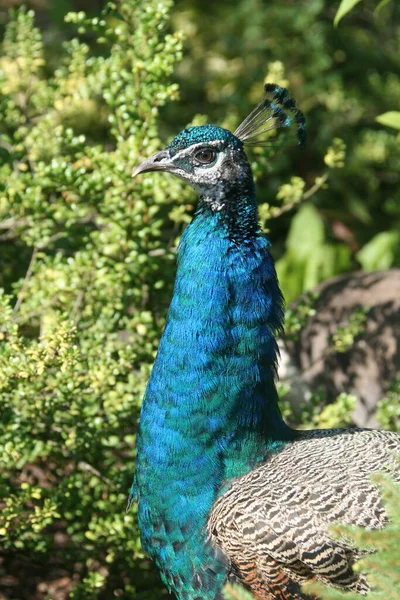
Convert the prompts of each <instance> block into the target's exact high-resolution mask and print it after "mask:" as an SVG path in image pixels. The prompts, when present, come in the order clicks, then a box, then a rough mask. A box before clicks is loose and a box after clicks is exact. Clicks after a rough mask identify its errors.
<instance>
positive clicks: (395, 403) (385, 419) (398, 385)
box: [376, 377, 400, 432]
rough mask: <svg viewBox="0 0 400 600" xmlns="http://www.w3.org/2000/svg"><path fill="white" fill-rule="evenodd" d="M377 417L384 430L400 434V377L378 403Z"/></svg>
mask: <svg viewBox="0 0 400 600" xmlns="http://www.w3.org/2000/svg"><path fill="white" fill-rule="evenodd" d="M376 416H377V419H378V421H379V423H380V424H381V426H382V428H383V429H390V430H392V431H398V432H400V377H399V378H397V379H396V380H395V381H394V382H393V383H392V384H391V386H390V387H389V390H388V392H387V393H386V395H385V396H384V397H383V398H381V400H380V401H379V402H378V407H377V411H376Z"/></svg>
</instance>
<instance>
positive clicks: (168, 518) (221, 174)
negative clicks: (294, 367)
mask: <svg viewBox="0 0 400 600" xmlns="http://www.w3.org/2000/svg"><path fill="white" fill-rule="evenodd" d="M199 151H200V152H203V154H202V155H201V156H200V158H199V159H196V152H199ZM207 153H208V154H209V156H207ZM204 159H205V160H204ZM209 159H210V160H209ZM214 163H215V164H214ZM220 163H221V164H220ZM210 164H211V167H210ZM167 165H168V166H167ZM154 167H155V170H169V171H171V172H175V173H176V174H178V175H179V176H181V177H182V178H186V179H188V180H189V181H190V182H191V183H192V185H194V186H195V187H197V188H198V189H199V192H200V201H199V206H198V209H197V211H196V214H195V216H194V219H193V221H192V223H191V224H190V225H189V226H188V227H187V229H186V230H185V232H184V234H183V236H182V240H181V243H180V247H179V256H178V271H177V276H176V282H175V288H174V294H173V298H172V302H171V306H170V308H169V311H168V317H167V324H166V327H165V331H164V334H163V336H162V339H161V341H160V346H159V350H158V354H157V358H156V361H155V363H154V367H153V371H152V374H151V377H150V381H149V384H148V387H147V390H146V394H145V397H144V401H143V407H142V411H141V417H140V427H139V434H138V441H137V471H136V485H137V489H138V491H139V527H140V531H141V537H142V543H143V546H144V548H145V549H146V550H147V551H148V552H149V554H150V555H151V556H152V557H153V559H154V560H155V561H156V563H157V566H158V567H159V569H160V572H161V575H162V578H163V580H164V582H165V583H166V585H167V587H168V588H169V589H170V590H172V591H174V592H175V594H176V595H177V596H178V598H190V599H194V598H195V597H197V596H198V595H199V589H201V594H200V596H201V598H204V599H208V598H210V599H211V598H215V596H216V594H217V593H218V591H219V590H220V588H221V587H222V584H223V582H224V581H225V578H226V573H227V569H228V563H229V561H228V560H227V559H226V557H223V555H222V553H221V551H219V550H218V548H216V547H215V545H213V544H211V542H210V540H209V535H208V533H207V519H208V516H209V514H210V510H211V507H212V505H213V503H214V501H215V499H216V497H217V496H218V494H219V493H221V491H222V489H223V486H224V484H225V483H226V482H227V481H229V480H231V479H232V478H234V477H238V476H240V475H242V474H244V473H246V472H247V471H248V470H249V469H252V468H253V467H254V466H255V465H256V464H257V463H258V462H259V461H263V460H265V458H266V456H267V455H268V453H269V452H270V451H271V450H273V449H275V446H276V444H279V443H284V442H285V441H286V440H288V439H290V438H291V436H292V432H291V431H290V430H289V428H287V427H286V425H285V424H284V422H283V421H282V419H281V417H280V413H279V409H278V406H277V394H276V390H275V386H274V381H273V378H274V372H275V362H276V352H277V349H276V342H275V338H274V334H275V331H276V330H277V329H279V328H280V327H281V325H282V318H283V313H282V297H281V293H280V290H279V286H278V283H277V279H276V274H275V269H274V265H273V262H272V259H271V256H270V254H269V246H270V243H269V241H268V239H267V238H266V237H265V236H264V235H263V234H262V233H261V232H260V229H259V226H258V222H257V207H256V199H255V190H254V184H253V179H252V174H251V169H250V166H249V163H248V161H247V158H246V155H245V153H244V151H243V143H242V142H241V140H240V139H239V138H238V137H236V136H235V135H233V134H232V133H231V132H229V131H227V130H226V129H222V128H220V127H217V126H214V125H205V126H202V127H192V128H190V129H186V130H184V131H183V132H181V133H180V134H179V135H178V136H177V137H176V138H175V139H174V140H173V141H172V142H171V144H169V146H167V148H166V150H165V151H163V152H162V153H159V154H158V156H157V159H156V160H155V161H154V158H153V160H152V163H151V165H150V168H154ZM148 168H149V166H148V163H147V166H145V169H148ZM142 170H143V168H142ZM219 184H222V185H219Z"/></svg>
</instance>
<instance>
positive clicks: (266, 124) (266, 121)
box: [233, 83, 307, 146]
mask: <svg viewBox="0 0 400 600" xmlns="http://www.w3.org/2000/svg"><path fill="white" fill-rule="evenodd" d="M264 91H265V96H264V98H263V99H262V100H261V102H260V103H259V104H257V106H256V107H255V108H254V109H253V110H252V111H251V113H250V114H249V115H248V116H247V117H246V118H245V120H244V121H243V122H242V123H241V124H240V125H239V127H238V128H237V129H236V130H235V131H234V132H233V134H234V135H235V136H236V137H237V138H239V139H240V140H241V141H242V142H243V144H244V145H245V146H266V145H270V144H271V140H270V139H268V138H267V139H262V138H261V139H260V136H262V135H263V134H264V133H267V132H269V131H272V130H274V129H280V128H288V127H291V125H293V124H295V125H296V126H297V132H296V137H297V139H298V142H299V144H300V145H301V146H304V145H305V143H306V137H307V134H306V127H305V125H306V119H305V116H304V115H303V113H302V112H301V110H300V109H299V108H298V107H297V102H296V100H295V99H294V98H292V97H291V96H290V95H289V92H288V90H287V89H286V88H282V87H280V86H279V85H276V84H275V83H266V84H265V85H264Z"/></svg>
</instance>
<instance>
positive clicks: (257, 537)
mask: <svg viewBox="0 0 400 600" xmlns="http://www.w3.org/2000/svg"><path fill="white" fill-rule="evenodd" d="M397 453H400V435H398V434H396V433H392V432H387V431H372V430H363V429H355V430H342V429H336V430H315V431H309V432H302V433H300V437H299V439H297V440H296V441H294V442H292V443H290V444H288V445H287V446H286V447H285V448H284V449H283V450H281V451H280V452H279V453H277V454H275V455H272V456H271V457H270V458H269V460H268V461H267V462H266V463H264V464H263V465H262V466H260V467H258V468H257V469H255V470H253V471H251V472H250V473H248V474H247V475H244V476H243V477H240V478H238V479H236V480H235V481H234V482H233V483H232V485H231V486H230V488H229V489H228V490H227V491H226V492H225V493H224V494H223V495H222V496H221V497H220V498H219V499H218V500H217V501H216V503H215V504H214V507H213V510H212V513H211V515H210V519H209V524H208V529H209V533H210V535H211V537H212V538H213V540H214V542H215V543H216V544H217V545H219V546H220V547H221V548H222V550H223V551H224V552H225V553H226V554H227V555H228V557H229V559H230V561H231V564H232V574H233V575H234V576H236V577H237V578H238V579H239V580H240V581H241V582H242V583H244V584H245V585H246V586H247V587H248V588H249V589H250V590H251V591H252V593H253V594H254V595H255V596H256V597H257V598H260V599H263V600H300V599H301V600H304V599H305V598H307V596H306V595H305V594H304V593H303V592H302V591H301V587H300V586H301V584H302V583H304V582H306V581H308V580H312V579H316V580H318V581H321V582H323V583H326V584H330V585H332V586H335V587H337V588H341V589H343V590H351V591H354V592H358V593H360V594H363V595H365V594H366V593H367V592H368V590H369V586H368V583H367V580H366V578H365V576H364V575H363V574H359V573H356V572H355V571H354V570H353V565H354V563H355V561H356V560H357V559H358V558H359V557H360V556H361V555H362V552H360V551H359V550H358V549H357V548H354V547H352V546H351V544H350V543H349V541H348V540H346V539H345V538H344V537H343V538H335V539H334V538H333V537H332V534H331V532H330V531H329V527H330V525H332V524H334V523H344V524H349V525H357V526H361V527H365V528H367V529H380V528H382V527H384V526H385V524H386V522H387V515H386V512H385V508H384V506H383V505H382V502H381V495H380V490H379V487H378V486H377V485H376V484H375V483H374V482H373V480H372V479H371V475H372V474H373V473H375V472H378V471H380V472H385V473H388V474H390V475H391V476H392V477H393V478H394V479H395V480H397V481H400V467H399V462H398V456H396V454H397Z"/></svg>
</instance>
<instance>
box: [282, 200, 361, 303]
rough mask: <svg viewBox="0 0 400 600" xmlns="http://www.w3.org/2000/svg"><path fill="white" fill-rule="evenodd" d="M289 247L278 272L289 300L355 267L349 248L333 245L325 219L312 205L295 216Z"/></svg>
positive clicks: (287, 242) (300, 210) (291, 227)
mask: <svg viewBox="0 0 400 600" xmlns="http://www.w3.org/2000/svg"><path fill="white" fill-rule="evenodd" d="M286 246H287V252H286V254H285V255H284V256H283V257H282V258H281V259H279V260H278V261H277V263H276V269H277V272H278V277H279V279H280V282H281V286H282V289H283V293H284V296H285V298H286V300H287V301H290V300H292V299H293V298H295V297H296V296H298V295H299V294H300V293H301V291H302V290H310V289H312V288H313V287H315V286H316V285H317V284H318V283H320V282H321V281H324V280H325V279H329V277H332V276H333V275H335V273H336V270H337V269H338V268H339V269H340V270H341V271H345V270H348V269H350V267H351V258H350V250H349V248H348V247H347V246H346V245H345V244H332V243H329V241H328V240H327V238H326V233H325V226H324V222H323V219H322V218H321V215H320V213H319V212H318V211H317V210H316V209H315V208H314V207H313V206H312V205H311V204H305V205H304V206H302V207H301V208H300V209H299V211H298V212H297V214H296V215H295V216H294V217H293V220H292V223H291V226H290V230H289V234H288V237H287V240H286Z"/></svg>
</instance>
